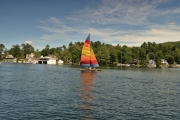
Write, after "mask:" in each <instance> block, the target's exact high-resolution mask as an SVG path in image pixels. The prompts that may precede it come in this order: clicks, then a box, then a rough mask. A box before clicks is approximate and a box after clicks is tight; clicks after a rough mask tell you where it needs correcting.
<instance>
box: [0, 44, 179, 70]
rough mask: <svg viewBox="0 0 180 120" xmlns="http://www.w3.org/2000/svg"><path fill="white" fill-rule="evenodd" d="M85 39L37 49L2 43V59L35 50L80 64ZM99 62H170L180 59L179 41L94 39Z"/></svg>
mask: <svg viewBox="0 0 180 120" xmlns="http://www.w3.org/2000/svg"><path fill="white" fill-rule="evenodd" d="M83 44H84V43H83V42H75V43H72V42H70V43H69V45H68V46H67V47H66V46H65V45H62V46H59V47H56V48H50V46H49V45H46V46H45V48H44V49H42V50H41V51H39V50H38V49H37V50H35V49H34V47H33V46H32V45H30V44H22V45H18V44H16V45H13V46H12V47H11V48H10V49H6V48H5V46H4V45H3V44H0V59H1V60H2V59H3V58H5V56H7V55H13V56H14V57H15V58H17V59H23V58H25V57H26V54H30V53H34V54H35V57H36V58H39V57H40V56H48V55H55V56H56V57H57V58H58V59H61V60H63V61H64V62H65V63H72V64H79V62H80V58H81V51H82V46H83ZM91 46H92V48H93V50H94V53H95V55H96V58H97V60H98V63H99V64H100V65H101V66H106V65H117V63H122V64H139V65H142V66H146V65H147V64H148V61H149V60H150V59H153V60H155V61H156V64H157V66H159V65H160V64H161V59H166V60H167V61H168V63H169V64H173V63H174V62H176V63H177V64H179V63H180V41H178V42H166V43H160V44H156V43H155V42H144V43H143V44H142V45H141V46H139V47H137V46H133V47H128V46H126V45H123V46H121V45H119V44H118V45H116V46H113V45H111V44H105V43H101V42H100V41H95V42H91Z"/></svg>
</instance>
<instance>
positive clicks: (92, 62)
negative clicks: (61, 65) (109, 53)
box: [80, 34, 99, 68]
mask: <svg viewBox="0 0 180 120" xmlns="http://www.w3.org/2000/svg"><path fill="white" fill-rule="evenodd" d="M80 63H81V66H82V67H88V66H91V67H92V68H96V67H99V64H98V62H97V60H96V56H95V54H94V51H93V49H92V47H91V42H90V34H89V36H88V37H87V39H86V40H85V42H84V45H83V48H82V54H81V62H80Z"/></svg>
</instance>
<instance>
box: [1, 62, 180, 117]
mask: <svg viewBox="0 0 180 120" xmlns="http://www.w3.org/2000/svg"><path fill="white" fill-rule="evenodd" d="M12 119H13V120H28V119H29V120H32V119H33V120H38V119H39V120H62V119H63V120H64V119H65V120H66V119H78V120H81V119H98V120H105V119H108V120H109V119H112V120H126V119H131V120H132V119H139V120H177V119H180V68H179V69H178V68H163V69H161V68H155V69H150V68H122V69H121V68H103V71H101V72H97V73H81V72H80V71H79V68H78V67H73V66H67V65H40V64H37V65H35V64H11V63H2V64H1V65H0V120H12Z"/></svg>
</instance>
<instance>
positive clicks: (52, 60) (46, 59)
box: [38, 56, 56, 64]
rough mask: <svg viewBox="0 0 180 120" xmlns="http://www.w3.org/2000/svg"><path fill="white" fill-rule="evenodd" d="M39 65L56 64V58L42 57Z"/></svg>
mask: <svg viewBox="0 0 180 120" xmlns="http://www.w3.org/2000/svg"><path fill="white" fill-rule="evenodd" d="M38 64H56V57H50V56H46V57H43V56H41V57H40V59H39V61H38Z"/></svg>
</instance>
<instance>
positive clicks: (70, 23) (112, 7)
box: [38, 0, 180, 46]
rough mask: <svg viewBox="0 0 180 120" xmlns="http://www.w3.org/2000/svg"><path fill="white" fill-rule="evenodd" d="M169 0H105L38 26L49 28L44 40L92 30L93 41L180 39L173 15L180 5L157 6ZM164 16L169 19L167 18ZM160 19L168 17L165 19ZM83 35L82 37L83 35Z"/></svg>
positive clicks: (127, 42)
mask: <svg viewBox="0 0 180 120" xmlns="http://www.w3.org/2000/svg"><path fill="white" fill-rule="evenodd" d="M168 2H169V0H158V1H155V0H152V1H143V0H121V1H120V0H113V1H109V0H102V4H100V5H99V6H98V7H97V8H90V7H88V8H86V9H84V10H81V11H80V10H78V11H76V12H74V15H70V16H68V17H66V18H61V19H59V18H56V17H50V18H49V19H48V20H47V21H46V22H44V21H41V23H42V24H43V25H42V26H39V27H38V28H40V29H42V30H43V31H45V32H47V33H46V34H44V35H42V36H41V38H40V39H41V41H42V42H51V41H59V42H65V41H66V42H67V43H68V42H77V41H83V40H84V35H88V33H90V34H91V35H92V36H91V38H92V40H93V41H98V40H99V41H101V42H104V43H106V44H113V45H117V44H120V45H127V46H140V45H141V44H142V43H143V42H156V43H163V42H168V41H180V39H179V38H178V36H179V34H180V26H179V25H178V24H177V21H174V20H175V19H174V18H173V17H170V16H172V15H174V14H176V15H177V14H180V8H178V7H177V8H172V9H170V8H161V9H160V8H158V7H159V6H160V5H161V4H168ZM164 16H165V17H166V19H164ZM159 19H164V20H166V21H165V22H162V23H160V22H156V21H161V20H159ZM82 35H83V37H82Z"/></svg>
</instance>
